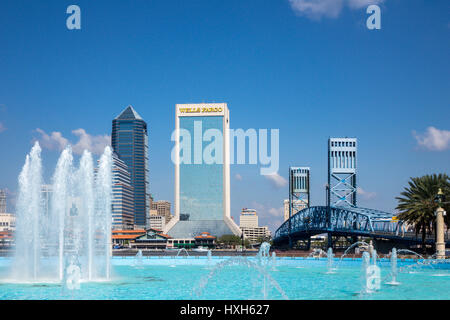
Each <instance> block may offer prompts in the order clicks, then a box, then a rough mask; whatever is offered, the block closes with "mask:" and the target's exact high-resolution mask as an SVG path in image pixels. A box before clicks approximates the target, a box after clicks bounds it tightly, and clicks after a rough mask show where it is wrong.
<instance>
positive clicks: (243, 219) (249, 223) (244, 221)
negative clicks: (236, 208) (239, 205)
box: [239, 208, 258, 229]
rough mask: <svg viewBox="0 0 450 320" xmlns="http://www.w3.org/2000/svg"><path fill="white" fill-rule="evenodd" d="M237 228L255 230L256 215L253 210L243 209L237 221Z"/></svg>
mask: <svg viewBox="0 0 450 320" xmlns="http://www.w3.org/2000/svg"><path fill="white" fill-rule="evenodd" d="M239 227H240V228H241V229H242V228H257V227H258V215H257V214H256V210H255V209H247V208H243V209H242V211H241V216H240V220H239Z"/></svg>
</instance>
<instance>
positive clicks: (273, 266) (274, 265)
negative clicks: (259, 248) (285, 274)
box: [272, 251, 278, 271]
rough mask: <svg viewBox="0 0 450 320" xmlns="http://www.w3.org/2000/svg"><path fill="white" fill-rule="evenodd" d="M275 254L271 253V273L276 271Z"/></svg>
mask: <svg viewBox="0 0 450 320" xmlns="http://www.w3.org/2000/svg"><path fill="white" fill-rule="evenodd" d="M276 266H277V254H276V253H275V251H273V252H272V271H278V270H277V268H276Z"/></svg>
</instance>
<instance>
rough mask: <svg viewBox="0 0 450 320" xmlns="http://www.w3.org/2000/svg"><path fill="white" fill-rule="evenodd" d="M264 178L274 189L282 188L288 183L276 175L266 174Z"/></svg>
mask: <svg viewBox="0 0 450 320" xmlns="http://www.w3.org/2000/svg"><path fill="white" fill-rule="evenodd" d="M264 177H265V178H266V179H268V180H269V181H270V182H271V183H272V184H273V185H274V186H275V187H276V188H283V187H285V186H286V185H287V183H288V181H287V180H286V179H285V178H284V177H282V176H280V175H279V174H278V173H273V174H268V175H265V176H264Z"/></svg>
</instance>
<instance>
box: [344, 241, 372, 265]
mask: <svg viewBox="0 0 450 320" xmlns="http://www.w3.org/2000/svg"><path fill="white" fill-rule="evenodd" d="M359 245H361V246H362V247H365V248H367V249H368V248H369V244H368V243H367V242H364V241H358V242H355V243H353V244H352V245H351V246H349V247H348V248H347V249H345V251H344V254H343V255H342V256H341V259H340V261H342V259H343V258H344V257H345V256H346V255H347V253H348V252H349V251H350V250H351V249H353V248H354V247H356V246H358V247H359Z"/></svg>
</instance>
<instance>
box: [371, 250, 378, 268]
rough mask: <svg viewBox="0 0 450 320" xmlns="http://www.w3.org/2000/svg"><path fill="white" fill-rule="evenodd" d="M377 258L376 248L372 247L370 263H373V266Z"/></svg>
mask: <svg viewBox="0 0 450 320" xmlns="http://www.w3.org/2000/svg"><path fill="white" fill-rule="evenodd" d="M377 258H378V255H377V250H375V249H372V264H373V265H374V266H376V265H377Z"/></svg>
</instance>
